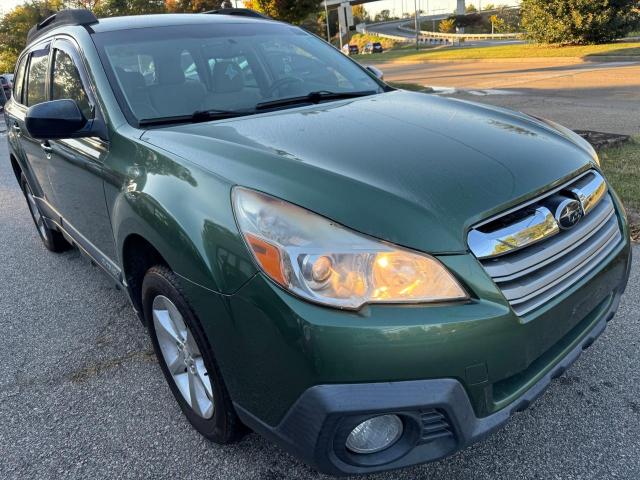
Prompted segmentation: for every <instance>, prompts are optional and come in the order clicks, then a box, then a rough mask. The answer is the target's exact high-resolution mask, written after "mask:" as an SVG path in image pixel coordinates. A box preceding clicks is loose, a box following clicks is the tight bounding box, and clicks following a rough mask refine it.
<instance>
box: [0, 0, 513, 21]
mask: <svg viewBox="0 0 640 480" xmlns="http://www.w3.org/2000/svg"><path fill="white" fill-rule="evenodd" d="M23 1H24V0H0V14H5V13H7V12H8V11H9V10H11V9H12V8H13V7H15V6H16V5H20V4H21V3H23ZM416 1H417V3H418V4H419V6H418V9H420V10H423V11H427V10H428V11H429V13H431V12H434V13H444V12H453V10H454V9H455V8H456V0H416ZM479 1H480V2H481V3H482V4H488V3H493V4H506V5H514V4H516V3H518V2H517V1H516V0H467V5H468V4H473V5H474V6H475V7H476V8H478V2H479ZM241 3H242V1H238V4H241ZM413 5H414V0H380V1H376V2H371V3H367V4H365V6H364V7H365V8H366V9H367V11H368V12H369V13H370V14H371V16H374V15H375V14H376V13H378V12H379V11H380V10H385V9H387V10H390V11H391V14H392V15H396V16H398V17H400V16H402V13H403V12H412V11H413V8H414V7H413ZM238 6H240V5H238Z"/></svg>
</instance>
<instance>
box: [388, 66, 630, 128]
mask: <svg viewBox="0 0 640 480" xmlns="http://www.w3.org/2000/svg"><path fill="white" fill-rule="evenodd" d="M376 66H377V67H378V68H380V69H382V70H383V71H384V73H385V79H386V80H389V81H398V82H410V83H418V84H421V85H425V86H435V87H447V88H446V89H444V90H443V91H447V90H449V91H455V93H454V94H453V96H456V97H459V98H464V99H467V100H474V101H479V102H485V103H490V104H493V105H499V106H503V107H507V108H512V109H515V110H521V111H524V112H527V113H531V114H533V115H536V116H542V117H546V118H550V119H552V120H555V121H557V122H560V123H562V124H564V125H566V126H568V127H570V128H572V129H574V130H597V131H602V132H611V133H621V134H627V135H637V134H640V115H639V114H638V112H639V111H640V62H637V61H635V62H634V61H620V62H592V61H582V60H579V59H573V58H548V59H526V60H521V59H506V60H494V61H489V62H487V61H473V60H469V61H457V62H455V61H438V62H423V63H414V64H401V63H380V64H377V65H376ZM451 89H453V90H451Z"/></svg>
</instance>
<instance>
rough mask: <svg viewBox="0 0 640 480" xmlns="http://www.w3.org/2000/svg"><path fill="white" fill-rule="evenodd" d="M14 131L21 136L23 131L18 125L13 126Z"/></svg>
mask: <svg viewBox="0 0 640 480" xmlns="http://www.w3.org/2000/svg"><path fill="white" fill-rule="evenodd" d="M12 128H13V131H14V132H16V135H20V134H21V133H22V129H21V128H20V125H18V124H17V123H14V124H13V127H12Z"/></svg>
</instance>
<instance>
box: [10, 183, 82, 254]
mask: <svg viewBox="0 0 640 480" xmlns="http://www.w3.org/2000/svg"><path fill="white" fill-rule="evenodd" d="M20 187H21V188H22V192H23V193H24V196H25V198H26V199H27V205H28V206H29V212H30V213H31V218H32V219H33V223H34V224H35V225H36V228H37V230H38V235H39V236H40V239H41V240H42V243H44V246H45V247H47V250H49V251H51V252H63V251H65V250H68V249H69V248H70V247H71V245H69V243H68V242H67V241H66V240H65V239H64V237H63V236H62V234H61V233H60V232H58V231H57V230H53V229H51V228H49V227H48V226H47V224H46V223H45V221H44V217H43V216H42V213H41V212H40V208H39V207H38V203H37V202H36V199H35V197H34V195H33V192H32V190H31V187H30V186H29V183H28V182H27V177H25V176H24V174H22V175H21V176H20Z"/></svg>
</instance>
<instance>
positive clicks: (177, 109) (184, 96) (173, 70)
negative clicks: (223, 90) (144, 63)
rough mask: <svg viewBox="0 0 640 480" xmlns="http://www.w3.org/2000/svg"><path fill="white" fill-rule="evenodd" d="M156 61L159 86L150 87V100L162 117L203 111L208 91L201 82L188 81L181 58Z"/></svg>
mask: <svg viewBox="0 0 640 480" xmlns="http://www.w3.org/2000/svg"><path fill="white" fill-rule="evenodd" d="M155 60H156V62H157V63H156V78H157V79H158V84H157V85H151V86H149V98H150V99H151V105H152V106H153V108H154V109H155V110H156V111H157V112H158V113H159V114H160V116H163V117H166V116H175V115H188V114H190V113H193V112H195V111H196V110H202V103H203V100H204V98H205V94H206V89H205V87H204V85H202V83H200V82H199V81H187V80H186V78H185V76H184V71H183V70H182V67H181V65H180V57H179V56H178V55H175V56H173V55H172V56H170V57H164V58H156V59H155Z"/></svg>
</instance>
